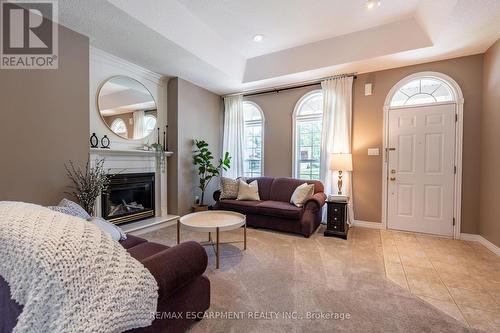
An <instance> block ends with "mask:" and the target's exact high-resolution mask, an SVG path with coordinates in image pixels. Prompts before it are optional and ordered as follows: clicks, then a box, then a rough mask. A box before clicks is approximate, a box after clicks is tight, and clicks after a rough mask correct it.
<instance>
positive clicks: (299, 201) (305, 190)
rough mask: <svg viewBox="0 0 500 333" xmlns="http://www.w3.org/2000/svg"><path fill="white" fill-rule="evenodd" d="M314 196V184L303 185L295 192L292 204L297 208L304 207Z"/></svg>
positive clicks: (291, 200)
mask: <svg viewBox="0 0 500 333" xmlns="http://www.w3.org/2000/svg"><path fill="white" fill-rule="evenodd" d="M313 194H314V184H310V185H309V184H307V183H304V184H301V185H299V186H298V187H297V188H296V189H295V191H293V194H292V198H291V199H290V203H293V204H294V205H295V206H297V207H302V206H303V205H304V203H305V202H306V201H307V199H309V198H310V197H312V196H313Z"/></svg>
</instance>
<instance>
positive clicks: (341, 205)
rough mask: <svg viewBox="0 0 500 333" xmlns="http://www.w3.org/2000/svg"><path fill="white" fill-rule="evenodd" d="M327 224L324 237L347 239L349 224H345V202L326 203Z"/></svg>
mask: <svg viewBox="0 0 500 333" xmlns="http://www.w3.org/2000/svg"><path fill="white" fill-rule="evenodd" d="M326 204H327V219H326V221H327V223H326V230H325V232H324V235H325V236H328V237H340V238H343V239H347V233H348V232H349V224H347V200H345V201H344V200H343V201H327V202H326Z"/></svg>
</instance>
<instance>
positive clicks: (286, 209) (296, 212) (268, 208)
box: [257, 200, 303, 220]
mask: <svg viewBox="0 0 500 333" xmlns="http://www.w3.org/2000/svg"><path fill="white" fill-rule="evenodd" d="M257 211H258V213H259V214H262V215H268V216H274V217H281V218H287V219H293V220H298V219H300V218H301V217H302V212H303V209H302V208H299V207H296V206H294V205H292V204H291V203H289V202H283V201H272V200H267V201H264V202H262V203H260V204H259V205H258V206H257Z"/></svg>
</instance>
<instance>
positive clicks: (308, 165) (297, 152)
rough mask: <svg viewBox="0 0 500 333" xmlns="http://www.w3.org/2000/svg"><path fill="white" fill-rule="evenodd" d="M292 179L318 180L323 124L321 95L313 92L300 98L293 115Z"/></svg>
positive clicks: (319, 92)
mask: <svg viewBox="0 0 500 333" xmlns="http://www.w3.org/2000/svg"><path fill="white" fill-rule="evenodd" d="M293 122H294V129H295V138H294V145H293V149H294V161H293V163H294V165H293V170H294V177H295V178H299V179H319V173H320V158H321V127H322V124H323V93H322V92H321V90H315V91H312V92H309V93H307V94H305V95H304V96H302V98H301V99H300V100H299V101H298V102H297V105H296V106H295V111H294V113H293Z"/></svg>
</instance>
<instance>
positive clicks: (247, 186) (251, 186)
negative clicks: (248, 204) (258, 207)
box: [236, 179, 260, 201]
mask: <svg viewBox="0 0 500 333" xmlns="http://www.w3.org/2000/svg"><path fill="white" fill-rule="evenodd" d="M236 199H237V200H242V201H259V200H260V197H259V183H257V181H256V180H254V181H253V182H251V183H247V182H245V181H244V180H242V179H240V182H239V186H238V197H237V198H236Z"/></svg>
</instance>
